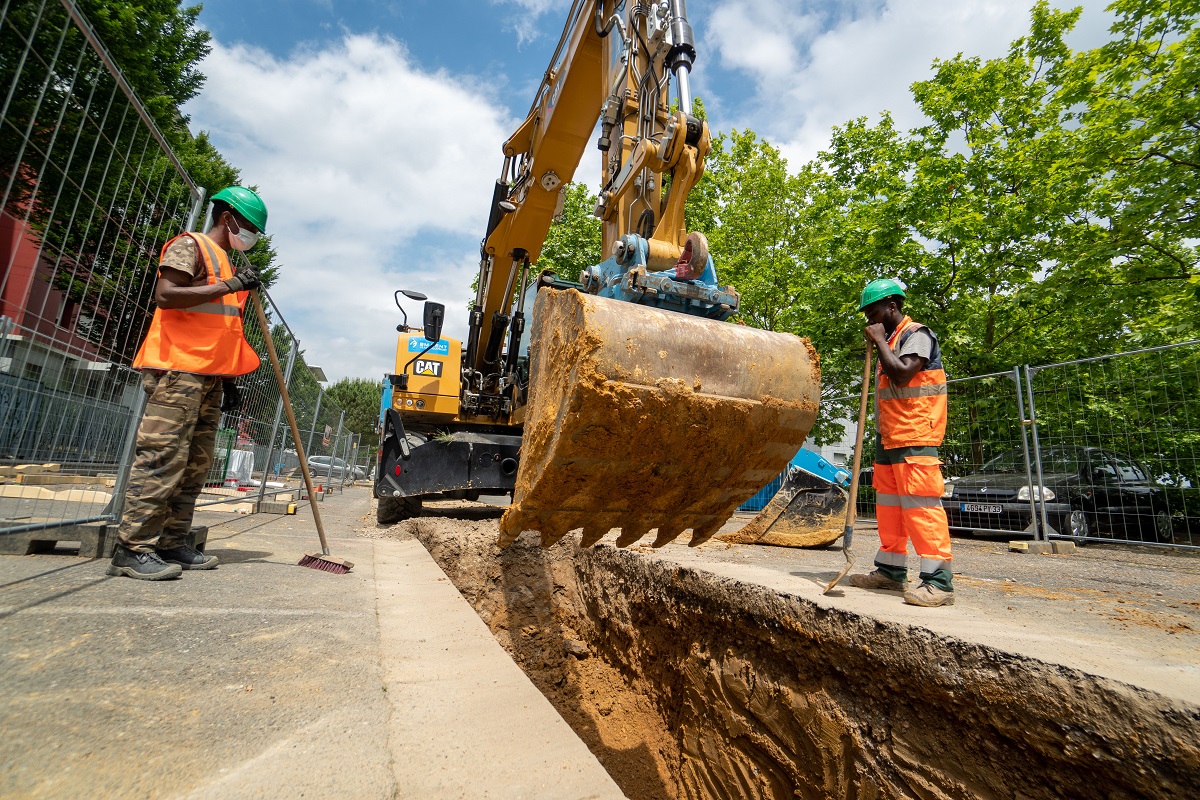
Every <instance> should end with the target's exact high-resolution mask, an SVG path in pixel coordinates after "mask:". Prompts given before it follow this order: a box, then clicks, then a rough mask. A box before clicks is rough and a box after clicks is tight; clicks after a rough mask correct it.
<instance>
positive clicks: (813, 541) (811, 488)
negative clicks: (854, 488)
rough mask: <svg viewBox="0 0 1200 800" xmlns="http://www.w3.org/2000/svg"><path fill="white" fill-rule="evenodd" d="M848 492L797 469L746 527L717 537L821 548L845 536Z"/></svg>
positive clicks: (756, 542) (792, 469)
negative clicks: (843, 534)
mask: <svg viewBox="0 0 1200 800" xmlns="http://www.w3.org/2000/svg"><path fill="white" fill-rule="evenodd" d="M846 498H847V494H846V490H845V489H842V488H841V487H840V486H834V485H833V484H831V483H829V482H827V481H823V480H821V479H820V478H818V477H815V476H813V475H809V474H808V473H807V472H805V471H804V470H802V469H796V468H795V467H793V468H791V469H789V470H788V474H787V477H786V478H784V480H783V485H782V486H780V487H779V491H778V492H776V493H775V496H774V497H772V498H771V502H769V503H767V505H766V506H765V507H764V508H763V510H762V511H760V512H759V514H758V516H756V517H755V518H754V519H752V520H750V522H749V523H747V524H746V526H745V527H744V528H741V529H740V530H736V531H733V532H731V533H722V534H720V535H719V536H718V537H717V538H719V539H720V540H721V541H723V542H729V543H730V544H773V545H777V546H779V547H821V546H824V545H827V544H829V543H831V542H833V541H834V540H836V539H837V538H838V537H839V536H841V535H842V530H843V528H844V527H845V525H844V523H845V521H846Z"/></svg>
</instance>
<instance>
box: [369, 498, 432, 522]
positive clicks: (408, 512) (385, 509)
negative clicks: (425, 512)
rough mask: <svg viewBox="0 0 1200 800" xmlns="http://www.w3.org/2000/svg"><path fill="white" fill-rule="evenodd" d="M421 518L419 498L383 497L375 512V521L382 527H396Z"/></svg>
mask: <svg viewBox="0 0 1200 800" xmlns="http://www.w3.org/2000/svg"><path fill="white" fill-rule="evenodd" d="M419 516H421V498H419V497H381V498H379V507H378V508H377V509H376V510H375V521H376V522H378V523H379V524H380V525H394V524H395V523H397V522H402V521H403V520H406V519H412V518H413V517H419Z"/></svg>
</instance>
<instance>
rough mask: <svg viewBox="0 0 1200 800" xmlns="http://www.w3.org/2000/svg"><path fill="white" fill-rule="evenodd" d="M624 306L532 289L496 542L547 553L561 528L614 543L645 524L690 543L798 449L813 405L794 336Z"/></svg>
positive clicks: (805, 355)
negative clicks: (529, 545)
mask: <svg viewBox="0 0 1200 800" xmlns="http://www.w3.org/2000/svg"><path fill="white" fill-rule="evenodd" d="M631 308H633V307H632V306H630V305H629V304H628V303H619V302H616V301H607V300H604V299H603V298H597V297H591V296H584V295H581V294H580V293H579V292H576V291H573V290H568V291H562V292H555V291H552V290H547V291H544V292H541V293H539V296H538V310H537V314H536V315H535V319H536V320H537V323H536V324H535V327H534V329H533V332H532V345H531V347H530V352H531V353H532V362H531V367H530V368H531V378H530V380H531V383H530V398H531V402H530V404H529V409H528V416H527V419H526V423H525V435H524V441H523V442H522V446H521V451H522V452H521V468H520V471H519V472H518V474H517V485H516V490H515V495H514V498H515V502H514V503H513V506H512V508H510V509H509V511H508V512H507V513H506V514H505V515H504V519H503V521H502V523H501V530H502V531H503V533H502V536H503V542H504V543H508V542H510V541H512V540H513V539H515V538H516V537H517V536H518V535H519V534H520V533H521V532H522V531H526V530H531V531H540V532H541V533H542V540H543V543H544V544H547V545H549V544H552V543H554V542H556V541H558V539H560V538H561V537H562V536H563V535H564V534H566V532H567V531H568V530H573V529H583V537H584V541H585V542H589V543H590V542H595V541H598V540H599V539H600V538H601V537H602V536H603V535H604V534H606V533H607V532H608V531H609V530H611V529H613V528H620V529H621V532H622V536H621V544H622V545H629V544H632V543H633V542H636V541H637V540H638V539H640V538H641V537H642V536H644V535H645V534H646V533H648V532H649V531H650V530H651V529H657V530H658V537H657V540H656V545H662V544H665V543H667V542H669V541H671V540H672V539H674V538H675V537H677V536H679V535H680V534H681V533H682V532H683V531H684V530H687V529H691V530H692V532H693V535H692V540H691V543H692V544H698V543H700V542H703V541H705V540H707V539H708V538H709V537H711V536H712V535H713V534H714V533H716V531H717V530H718V529H719V528H720V527H721V525H722V524H723V523H724V522H725V521H726V520H728V519H729V517H730V515H732V513H733V511H734V509H736V508H737V506H738V505H739V504H740V503H742V502H743V501H745V500H746V499H747V498H749V497H751V496H752V495H753V494H754V493H755V492H757V491H758V489H759V488H760V487H761V486H762V485H763V484H764V483H765V482H767V481H768V480H770V479H771V478H772V477H774V476H775V475H778V474H779V472H780V471H781V470H782V469H783V468H784V466H786V464H787V462H788V460H789V459H790V458H791V457H792V456H793V455H794V454H795V452H796V450H797V449H799V447H800V445H801V444H802V443H803V442H804V438H805V436H806V435H807V433H808V431H809V429H811V427H812V424H813V421H814V420H815V419H816V413H817V401H818V400H819V398H820V368H819V364H818V359H817V355H816V352H815V351H814V350H813V348H812V346H811V344H810V343H809V342H808V341H807V340H804V339H801V338H799V337H796V336H792V335H790V334H781V333H771V332H768V331H760V330H756V329H753V328H748V327H745V326H739V325H731V324H727V323H720V322H714V321H712V320H704V319H699V318H695V317H688V316H684V315H679V314H671V313H668V312H659V311H655V310H654V309H648V308H644V307H638V308H637V309H636V310H637V313H636V314H633V313H631V311H630V309H631ZM746 353H753V354H755V355H754V360H753V362H751V363H746V355H745V354H746ZM546 364H552V365H553V364H560V365H561V364H569V365H571V368H570V369H546V368H545V365H546ZM748 430H750V431H754V436H753V437H752V439H751V440H749V441H751V442H752V444H751V445H749V446H748V445H747V444H746V443H747V441H748V440H747V437H746V436H745V432H746V431H748ZM664 450H669V451H670V457H664V455H663V454H664ZM598 454H599V455H598Z"/></svg>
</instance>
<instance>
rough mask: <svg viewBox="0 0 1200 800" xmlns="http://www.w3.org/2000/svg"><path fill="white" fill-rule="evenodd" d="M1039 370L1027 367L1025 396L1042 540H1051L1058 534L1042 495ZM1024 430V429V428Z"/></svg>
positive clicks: (1030, 488)
mask: <svg viewBox="0 0 1200 800" xmlns="http://www.w3.org/2000/svg"><path fill="white" fill-rule="evenodd" d="M1036 372H1037V370H1036V369H1035V368H1033V367H1031V366H1029V365H1028V364H1026V365H1025V396H1026V399H1027V400H1028V402H1029V427H1030V429H1031V430H1032V433H1033V460H1034V464H1035V465H1036V466H1037V495H1038V501H1037V504H1038V508H1040V509H1041V512H1042V513H1041V520H1042V534H1041V538H1042V539H1049V538H1050V536H1051V534H1055V535H1057V534H1058V531H1057V530H1055V528H1054V526H1053V525H1051V524H1050V519H1049V517H1048V516H1047V514H1046V498H1045V497H1044V496H1043V495H1042V487H1043V486H1045V478H1044V477H1043V474H1042V447H1041V444H1040V443H1039V441H1038V427H1037V406H1036V404H1035V403H1034V402H1033V376H1034V374H1035V373H1036ZM1022 429H1023V428H1022ZM1033 490H1034V487H1033V486H1030V487H1029V492H1030V495H1032V494H1033Z"/></svg>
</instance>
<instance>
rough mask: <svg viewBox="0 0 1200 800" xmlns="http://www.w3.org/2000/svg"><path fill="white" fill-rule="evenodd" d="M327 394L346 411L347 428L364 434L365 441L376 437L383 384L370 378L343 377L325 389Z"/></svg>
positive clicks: (352, 431)
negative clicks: (376, 424)
mask: <svg viewBox="0 0 1200 800" xmlns="http://www.w3.org/2000/svg"><path fill="white" fill-rule="evenodd" d="M325 396H326V397H328V398H329V399H330V400H332V401H333V402H334V403H336V404H337V405H338V406H340V407H341V408H342V409H343V410H344V411H345V412H346V421H345V423H344V425H345V428H346V430H349V431H350V432H351V433H357V434H360V435H361V436H362V439H363V441H364V442H370V441H372V440H373V439H374V438H375V423H376V420H378V418H379V404H380V402H381V401H382V399H383V386H382V385H381V384H380V383H379V381H373V380H370V379H368V378H342V379H341V380H340V381H338V382H337V383H335V384H334V385H333V386H330V387H329V388H328V389H327V390H326V391H325Z"/></svg>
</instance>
